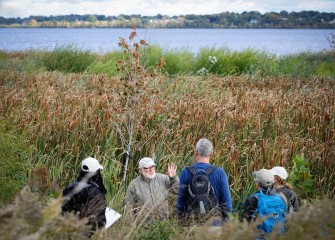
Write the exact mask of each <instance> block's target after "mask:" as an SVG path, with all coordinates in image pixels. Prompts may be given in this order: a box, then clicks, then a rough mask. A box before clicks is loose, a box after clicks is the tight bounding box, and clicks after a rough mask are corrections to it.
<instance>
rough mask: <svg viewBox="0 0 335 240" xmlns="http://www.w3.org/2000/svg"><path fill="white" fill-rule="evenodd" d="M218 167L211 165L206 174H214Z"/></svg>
mask: <svg viewBox="0 0 335 240" xmlns="http://www.w3.org/2000/svg"><path fill="white" fill-rule="evenodd" d="M217 168H218V167H217V166H213V165H211V166H210V167H209V168H207V170H206V172H205V174H206V176H209V175H210V174H211V173H212V172H214V170H215V169H217Z"/></svg>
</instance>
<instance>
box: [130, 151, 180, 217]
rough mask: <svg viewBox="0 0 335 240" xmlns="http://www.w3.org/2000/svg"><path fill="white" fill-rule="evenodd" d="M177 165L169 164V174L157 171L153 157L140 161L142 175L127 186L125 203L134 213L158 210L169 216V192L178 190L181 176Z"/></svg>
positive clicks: (162, 214)
mask: <svg viewBox="0 0 335 240" xmlns="http://www.w3.org/2000/svg"><path fill="white" fill-rule="evenodd" d="M176 170H177V167H176V165H175V164H174V163H169V164H168V172H167V175H165V174H160V173H156V164H155V162H154V160H153V159H152V158H149V157H144V158H142V159H141V160H140V161H139V172H140V175H139V176H138V177H137V178H135V179H134V180H132V181H131V182H130V184H129V186H128V188H127V191H126V197H125V200H124V203H125V205H126V206H127V208H128V209H129V210H130V212H131V213H132V215H133V216H134V215H136V213H138V212H139V210H158V211H157V212H158V213H160V215H161V216H164V217H165V216H168V193H169V190H170V189H174V190H175V191H177V188H178V184H179V178H178V176H177V175H176Z"/></svg>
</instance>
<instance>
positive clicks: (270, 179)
mask: <svg viewBox="0 0 335 240" xmlns="http://www.w3.org/2000/svg"><path fill="white" fill-rule="evenodd" d="M252 176H253V177H254V178H255V180H256V181H257V182H259V183H260V184H261V185H262V186H264V187H268V186H271V185H273V183H274V178H275V177H274V175H273V173H272V172H271V170H268V169H261V170H259V171H256V172H253V173H252Z"/></svg>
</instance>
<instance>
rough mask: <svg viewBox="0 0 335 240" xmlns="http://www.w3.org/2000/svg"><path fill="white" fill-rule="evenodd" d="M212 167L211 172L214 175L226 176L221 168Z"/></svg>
mask: <svg viewBox="0 0 335 240" xmlns="http://www.w3.org/2000/svg"><path fill="white" fill-rule="evenodd" d="M212 166H214V165H212ZM214 167H215V168H214V170H213V173H214V174H217V175H223V176H226V175H227V174H226V171H225V170H224V169H223V168H222V167H220V166H214Z"/></svg>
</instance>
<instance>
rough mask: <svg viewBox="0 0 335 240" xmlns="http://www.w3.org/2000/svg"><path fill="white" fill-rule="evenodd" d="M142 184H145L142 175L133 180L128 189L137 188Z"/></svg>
mask: <svg viewBox="0 0 335 240" xmlns="http://www.w3.org/2000/svg"><path fill="white" fill-rule="evenodd" d="M141 182H143V180H142V177H141V175H139V176H137V177H136V178H134V179H133V180H131V181H130V183H129V185H128V187H131V186H135V185H137V184H140V183H141Z"/></svg>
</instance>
